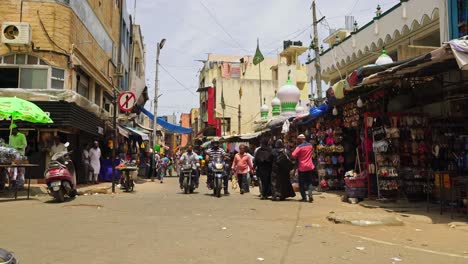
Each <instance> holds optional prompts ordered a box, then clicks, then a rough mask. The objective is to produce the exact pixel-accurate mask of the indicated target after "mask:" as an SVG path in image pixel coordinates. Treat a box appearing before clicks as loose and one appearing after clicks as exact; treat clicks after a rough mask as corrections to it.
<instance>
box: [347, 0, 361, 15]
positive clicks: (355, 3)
mask: <svg viewBox="0 0 468 264" xmlns="http://www.w3.org/2000/svg"><path fill="white" fill-rule="evenodd" d="M358 4H359V0H356V2H354V5H353V8H351V10H350V11H349V13H348V15H351V14H352V13H353V11H354V9H355V8H356V6H357V5H358Z"/></svg>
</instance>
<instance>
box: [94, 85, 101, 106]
mask: <svg viewBox="0 0 468 264" xmlns="http://www.w3.org/2000/svg"><path fill="white" fill-rule="evenodd" d="M101 91H102V88H101V86H100V85H99V84H97V83H96V87H95V88H94V103H95V104H97V105H98V106H101V105H100V103H101Z"/></svg>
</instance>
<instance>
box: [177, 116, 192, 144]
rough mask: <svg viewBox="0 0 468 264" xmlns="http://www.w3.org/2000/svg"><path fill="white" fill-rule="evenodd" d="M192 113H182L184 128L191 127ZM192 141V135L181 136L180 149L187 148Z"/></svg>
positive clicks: (181, 118) (181, 120) (181, 121)
mask: <svg viewBox="0 0 468 264" xmlns="http://www.w3.org/2000/svg"><path fill="white" fill-rule="evenodd" d="M190 116H191V114H190V113H182V114H180V126H182V127H187V128H189V127H190ZM191 140H192V135H191V134H181V135H180V143H179V146H180V147H185V146H187V144H189V143H190V142H191Z"/></svg>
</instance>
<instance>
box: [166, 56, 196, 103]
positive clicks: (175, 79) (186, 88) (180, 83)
mask: <svg viewBox="0 0 468 264" xmlns="http://www.w3.org/2000/svg"><path fill="white" fill-rule="evenodd" d="M159 66H161V68H162V69H163V70H164V71H165V72H166V73H167V74H168V75H169V76H170V77H171V78H172V79H173V80H174V81H176V82H177V83H178V84H179V85H180V86H181V87H182V88H184V89H185V90H186V91H188V92H189V93H191V94H192V95H194V96H197V95H196V94H195V93H194V92H193V91H192V90H190V89H189V88H188V87H187V86H185V85H183V84H182V82H180V81H179V80H178V79H177V78H176V77H174V75H172V74H171V73H170V72H169V71H168V70H167V69H166V68H165V67H164V66H163V65H162V64H159Z"/></svg>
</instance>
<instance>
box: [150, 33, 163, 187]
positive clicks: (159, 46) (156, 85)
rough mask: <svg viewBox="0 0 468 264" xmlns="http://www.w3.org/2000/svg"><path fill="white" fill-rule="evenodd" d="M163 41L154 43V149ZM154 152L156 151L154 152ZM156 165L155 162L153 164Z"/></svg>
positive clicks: (152, 177)
mask: <svg viewBox="0 0 468 264" xmlns="http://www.w3.org/2000/svg"><path fill="white" fill-rule="evenodd" d="M164 43H166V39H162V40H161V42H158V43H157V45H156V73H155V77H154V109H153V111H154V112H153V113H154V116H153V144H152V146H151V147H152V148H153V150H154V146H155V145H156V143H157V142H158V141H157V137H158V133H157V129H156V125H157V123H158V122H157V119H158V99H159V76H158V75H159V55H160V54H161V49H162V48H163V47H164ZM154 154H156V153H154ZM155 165H156V164H155ZM154 171H155V170H153V172H152V173H151V181H154Z"/></svg>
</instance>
